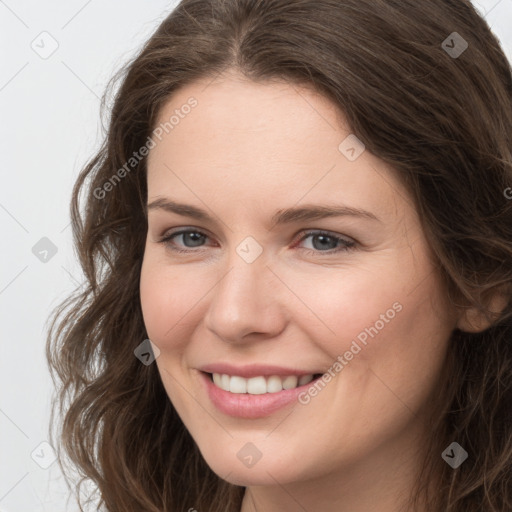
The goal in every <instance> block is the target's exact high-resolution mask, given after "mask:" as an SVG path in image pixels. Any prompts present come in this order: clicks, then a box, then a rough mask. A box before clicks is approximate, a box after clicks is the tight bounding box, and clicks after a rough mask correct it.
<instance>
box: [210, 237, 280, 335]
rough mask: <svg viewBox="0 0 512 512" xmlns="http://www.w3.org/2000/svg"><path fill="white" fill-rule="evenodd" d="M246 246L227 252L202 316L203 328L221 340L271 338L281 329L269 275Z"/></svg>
mask: <svg viewBox="0 0 512 512" xmlns="http://www.w3.org/2000/svg"><path fill="white" fill-rule="evenodd" d="M250 244H251V242H250V241H248V242H247V243H246V244H244V243H242V244H240V245H239V246H238V247H237V248H236V250H233V251H231V253H230V256H229V258H228V262H227V270H226V273H224V277H222V278H221V279H220V281H219V282H218V284H217V286H215V287H214V289H213V290H212V297H211V300H210V302H209V307H208V311H207V313H206V315H205V323H206V326H207V327H208V328H209V329H210V330H211V331H213V332H215V334H217V335H218V336H220V337H221V338H223V339H225V340H230V341H236V340H240V339H241V338H243V337H244V336H245V335H247V334H249V333H252V332H254V333H265V334H267V335H275V334H276V332H279V330H280V329H281V328H282V325H281V321H282V317H281V313H280V311H279V309H280V308H279V304H278V300H277V297H276V295H275V283H274V282H273V279H272V272H270V270H269V269H268V268H267V261H266V258H265V257H264V256H265V255H264V254H263V253H262V252H261V253H260V254H259V255H257V256H256V257H254V254H255V253H254V247H251V245H250ZM244 249H245V251H244ZM248 255H250V257H248Z"/></svg>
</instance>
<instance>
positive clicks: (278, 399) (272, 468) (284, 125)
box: [140, 75, 456, 486]
mask: <svg viewBox="0 0 512 512" xmlns="http://www.w3.org/2000/svg"><path fill="white" fill-rule="evenodd" d="M191 97H193V98H194V99H193V100H190V98H191ZM186 105H194V106H193V107H190V108H189V107H187V106H186ZM173 115H174V118H173V121H171V124H169V123H168V124H167V125H166V128H165V129H163V130H162V129H160V130H159V131H158V132H157V134H158V135H159V138H161V140H159V138H158V137H154V138H153V140H154V142H155V144H156V145H155V146H154V147H153V148H152V149H151V150H150V154H149V158H148V204H149V208H148V234H147V242H146V247H145V253H144V261H143V265H142V274H141V283H140V291H141V303H142V309H143V314H144V321H145V325H146V328H147V332H148V336H149V338H150V339H151V340H152V342H153V343H154V344H155V345H156V346H157V347H158V348H159V350H160V355H159V356H158V358H157V359H156V364H157V367H158V370H159V373H160V376H161V378H162V381H163V385H164V386H165V389H166V391H167V394H168V396H169V399H170V400H171V402H172V403H173V405H174V407H175V408H176V410H177V412H178V413H179V415H180V417H181V419H182V421H183V423H184V424H185V425H186V427H187V429H188V430H189V431H190V433H191V435H192V436H193V438H194V439H195V441H196V443H197V445H198V447H199V449H200V451H201V453H202V454H203V456H204V458H205V460H206V461H207V463H208V464H209V465H210V467H211V468H212V469H213V470H214V471H215V472H216V473H217V474H218V475H219V476H221V477H222V478H224V479H226V480H228V481H230V482H232V483H235V484H238V485H246V486H247V485H266V484H269V485H270V484H271V485H274V484H275V483H276V482H279V483H281V484H285V483H290V482H299V481H305V480H312V479H315V478H320V477H323V476H325V475H327V474H335V473H336V472H343V471H347V472H348V471H350V470H351V468H354V467H355V464H357V465H358V467H361V466H360V464H361V463H362V461H368V462H370V461H372V464H373V465H372V468H374V471H376V472H378V471H379V470H382V468H383V467H384V466H382V465H381V466H379V463H378V461H379V460H380V461H381V462H382V461H383V460H387V461H388V462H389V460H390V459H389V457H390V454H393V457H395V458H396V459H400V460H401V462H404V460H405V459H406V458H407V457H408V456H409V455H410V454H411V453H413V452H414V450H411V449H409V448H417V447H420V446H421V442H422V436H423V435H424V433H425V432H424V431H425V428H426V421H424V418H425V414H426V413H428V411H429V407H431V403H430V402H429V401H430V400H431V398H432V397H433V396H434V395H435V392H436V385H437V384H438V382H439V378H440V373H441V368H442V365H443V362H444V358H445V353H446V349H447V343H448V340H449V337H450V333H451V332H452V330H453V329H454V327H455V325H456V319H455V314H454V310H453V307H452V305H451V304H450V303H449V302H448V299H447V298H446V294H445V290H444V288H443V287H442V285H441V281H440V278H439V277H438V273H437V269H436V267H435V266H434V264H433V263H432V257H431V254H430V251H429V245H428V243H427V241H426V239H425V236H424V234H423V231H422V228H421V225H420V221H419V219H418V216H417V213H416V211H415V208H414V206H413V203H412V201H411V199H410V197H409V195H408V194H407V192H406V191H405V189H404V188H403V187H402V186H401V184H400V183H399V181H398V180H397V178H396V176H395V175H394V173H393V170H392V169H390V168H389V167H388V166H387V165H386V164H385V163H384V162H383V161H381V160H379V159H378V158H376V157H375V156H373V155H372V154H370V152H369V151H368V150H365V149H364V147H363V146H361V145H360V142H358V140H357V139H354V138H353V136H351V132H350V129H349V128H348V127H347V126H346V125H345V123H344V122H343V119H342V117H341V116H340V115H339V114H336V110H335V109H334V107H333V105H332V104H331V103H330V102H329V101H328V100H326V99H325V98H323V97H321V96H319V95H318V94H316V93H314V92H312V91H311V90H309V89H305V88H299V87H296V86H291V85H287V84H285V83H277V82H276V83H267V84H264V85H263V84H255V83H252V82H248V81H245V80H243V79H241V78H239V77H237V76H230V75H227V76H225V77H224V78H223V80H217V81H215V82H211V80H202V81H200V82H196V83H194V84H193V85H189V86H186V87H185V88H183V89H181V90H180V91H178V92H177V93H176V94H175V95H174V96H173V98H172V99H171V100H170V102H168V104H167V105H166V106H165V108H163V109H162V111H161V112H160V117H159V122H161V123H165V122H169V119H170V118H171V117H172V116H173ZM166 132H168V133H166ZM162 134H163V136H162ZM347 137H348V138H347ZM171 235H174V236H172V238H171ZM164 237H167V241H166V242H162V241H161V240H162V239H163V238H164ZM211 374H218V375H215V376H214V378H215V381H216V382H212V378H213V377H212V376H211ZM322 374H323V376H322V377H320V378H317V377H318V376H319V375H322ZM311 378H314V379H315V380H313V381H312V382H309V383H308V382H307V381H308V380H310V379H311ZM304 382H306V384H303V383H304ZM295 386H298V387H295ZM283 387H284V388H285V389H283ZM222 388H225V389H222ZM228 390H229V391H228ZM247 391H248V392H247ZM375 464H377V466H376V465H375ZM377 468H380V469H377Z"/></svg>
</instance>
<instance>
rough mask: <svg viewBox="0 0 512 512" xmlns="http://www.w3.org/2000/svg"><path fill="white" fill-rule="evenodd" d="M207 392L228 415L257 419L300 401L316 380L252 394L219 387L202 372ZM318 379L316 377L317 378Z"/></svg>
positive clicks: (214, 402) (216, 405)
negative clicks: (274, 391)
mask: <svg viewBox="0 0 512 512" xmlns="http://www.w3.org/2000/svg"><path fill="white" fill-rule="evenodd" d="M200 374H201V379H202V380H203V382H204V385H205V387H206V392H207V393H208V396H209V397H210V400H211V401H212V402H213V404H214V405H215V407H217V409H219V410H220V411H221V412H223V413H224V414H227V415H228V416H235V417H237V418H245V419H255V418H264V417H265V416H269V415H271V414H272V413H274V412H275V411H278V410H279V409H282V408H284V407H286V406H287V405H290V404H291V403H293V402H298V396H299V395H300V393H301V392H303V391H305V390H306V389H307V388H308V387H310V386H311V385H312V384H313V383H314V382H315V381H314V380H313V381H311V382H308V383H307V384H304V385H303V386H298V387H296V388H293V389H283V391H278V392H277V393H264V394H261V395H251V394H249V393H230V392H229V391H224V390H223V389H221V388H218V387H217V386H216V385H215V384H214V383H213V382H212V380H211V378H210V375H209V374H207V373H205V372H200ZM315 380H316V379H315Z"/></svg>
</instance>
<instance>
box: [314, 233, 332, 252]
mask: <svg viewBox="0 0 512 512" xmlns="http://www.w3.org/2000/svg"><path fill="white" fill-rule="evenodd" d="M314 240H321V241H322V242H321V243H320V244H319V246H318V247H315V249H325V248H327V249H334V248H335V247H336V240H334V238H332V237H330V236H326V235H315V236H314V237H313V246H315V243H314ZM329 241H331V244H330V245H331V246H332V247H328V245H329Z"/></svg>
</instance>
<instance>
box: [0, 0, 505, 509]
mask: <svg viewBox="0 0 512 512" xmlns="http://www.w3.org/2000/svg"><path fill="white" fill-rule="evenodd" d="M176 3H177V2H176V1H164V0H153V1H152V2H135V1H134V0H124V1H121V0H110V1H107V2H105V1H104V2H100V1H99V0H89V1H86V0H72V1H67V2H64V0H60V1H57V0H55V1H47V2H41V1H39V2H37V1H35V0H18V1H16V0H5V1H4V0H0V37H1V40H0V43H1V47H2V49H3V53H2V65H1V67H0V112H1V119H2V124H1V128H0V130H1V133H0V141H1V142H0V144H1V157H2V162H1V172H2V186H1V189H0V190H1V191H0V226H1V229H2V247H3V250H2V253H1V254H2V261H1V265H0V311H1V313H2V324H1V325H2V357H1V358H0V390H1V392H0V433H1V435H0V461H1V462H0V464H1V466H0V512H42V511H46V512H50V511H51V512H56V511H70V512H71V511H73V512H74V511H76V510H78V507H77V506H76V504H75V503H74V500H73V499H71V500H69V501H68V495H69V493H68V491H67V489H66V487H65V486H64V482H63V479H62V475H61V473H60V470H59V468H58V464H57V463H56V462H55V463H53V464H51V465H49V467H48V468H46V469H45V468H44V467H41V466H45V465H47V464H49V463H50V462H51V461H52V449H51V447H49V446H47V445H45V444H44V443H45V442H46V441H47V430H48V421H49V404H50V399H51V397H52V393H53V388H52V382H51V379H50V376H49V373H48V370H47V366H46V360H45V355H44V348H45V334H46V325H47V324H46V322H47V319H48V315H49V313H50V312H51V310H52V309H53V308H54V307H55V306H56V305H57V304H58V303H59V302H60V301H61V300H62V299H63V298H64V296H65V295H66V294H68V293H70V292H71V291H72V290H73V288H74V287H75V285H76V284H77V283H78V282H79V281H80V280H81V272H80V270H79V268H78V265H77V263H76V261H75V255H74V249H73V247H72V239H71V229H70V227H69V214H68V209H69V200H70V194H71V188H72V185H73V183H74V181H75V178H76V176H77V174H78V172H79V170H80V169H81V167H82V166H83V165H84V164H85V162H86V160H87V159H88V158H89V157H90V156H92V154H93V153H94V151H95V150H96V149H97V148H98V147H99V144H100V140H101V136H102V133H101V123H100V117H99V99H100V97H101V95H102V93H103V90H104V88H105V85H106V83H107V81H108V79H109V78H110V77H111V76H112V75H113V74H114V72H115V71H117V70H118V69H119V68H120V67H121V66H122V65H123V63H125V62H126V61H127V60H128V59H129V58H130V57H131V56H132V55H133V54H134V53H135V52H136V51H137V50H138V49H139V48H140V47H141V45H142V44H143V42H145V41H146V40H147V39H148V37H149V36H150V35H151V34H152V32H153V31H154V30H155V29H156V27H157V26H158V25H159V24H160V22H161V21H162V20H163V19H164V18H165V17H166V16H167V15H168V14H169V12H170V11H171V10H172V9H173V8H174V6H175V5H176ZM474 4H475V5H476V6H477V8H478V9H479V10H480V12H481V13H482V14H483V15H484V16H485V17H486V19H487V20H488V22H489V24H490V25H491V27H492V29H493V31H494V32H495V33H496V34H497V35H498V37H499V38H500V39H501V41H502V44H503V48H504V50H505V52H506V53H507V55H508V57H509V59H510V60H512V0H478V1H475V2H474ZM454 30H456V27H454ZM447 35H448V34H447ZM52 51H53V53H52ZM50 53H51V55H50ZM43 238H47V239H49V240H50V241H51V244H52V246H54V248H55V249H56V251H57V252H56V253H55V254H54V255H52V250H51V248H50V249H49V246H48V241H41V239H43ZM34 246H35V247H36V249H34V250H33V247H34ZM55 249H54V250H55ZM45 250H49V252H48V253H45V252H44V251H45ZM34 252H35V253H36V254H34ZM38 254H39V256H37V255H38ZM41 258H42V259H43V260H44V259H45V258H46V260H47V261H41ZM41 443H43V444H41ZM36 461H37V462H36Z"/></svg>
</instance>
